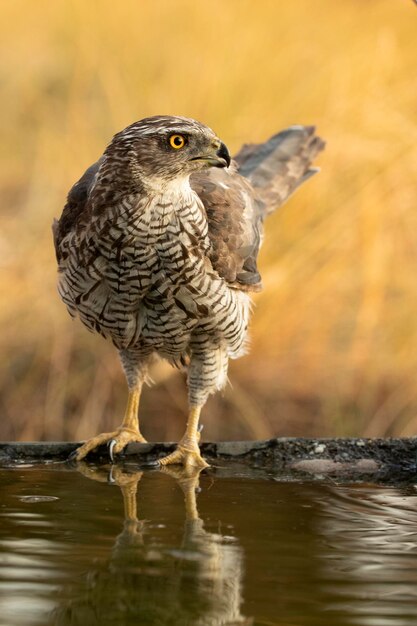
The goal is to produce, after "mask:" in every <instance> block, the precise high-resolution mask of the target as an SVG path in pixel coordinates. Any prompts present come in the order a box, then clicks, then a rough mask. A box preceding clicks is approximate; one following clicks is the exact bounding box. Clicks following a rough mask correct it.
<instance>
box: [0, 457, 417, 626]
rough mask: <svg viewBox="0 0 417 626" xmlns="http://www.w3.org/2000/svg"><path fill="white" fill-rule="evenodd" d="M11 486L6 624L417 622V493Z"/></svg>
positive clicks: (63, 474) (174, 484) (234, 483)
mask: <svg viewBox="0 0 417 626" xmlns="http://www.w3.org/2000/svg"><path fill="white" fill-rule="evenodd" d="M109 481H110V482H109ZM198 482H199V488H198V489H196V488H197V486H198ZM0 488H1V494H2V496H1V504H0V507H1V508H0V514H1V522H0V624H1V626H38V625H39V626H47V625H54V626H55V625H56V626H69V625H71V626H90V625H91V626H96V625H100V626H110V625H117V626H133V625H135V626H136V625H157V626H159V625H160V626H163V625H172V626H174V625H175V626H197V625H198V626H220V625H222V624H225V625H226V624H227V625H229V626H230V625H238V624H254V625H264V626H269V625H277V626H278V625H279V626H323V625H327V624H329V625H330V626H348V625H358V626H406V625H407V626H408V625H411V624H413V625H415V624H417V492H416V491H415V489H414V487H413V486H407V487H398V488H395V487H381V486H375V485H363V484H361V485H348V486H347V485H339V486H338V485H336V484H332V483H331V484H322V483H317V482H312V483H307V484H306V483H291V482H280V481H277V480H276V479H274V478H273V477H272V476H271V477H270V479H260V478H256V477H254V476H252V475H251V474H250V472H246V474H245V473H238V474H236V475H233V474H232V475H230V476H228V477H220V476H219V475H218V474H216V473H215V472H212V473H211V474H205V473H203V474H201V475H200V477H199V478H198V476H189V477H185V476H184V475H183V474H181V473H180V472H171V473H169V474H165V473H161V472H158V471H147V472H144V473H141V472H138V471H136V470H135V468H132V467H130V468H129V469H128V470H127V469H126V468H125V469H124V470H122V469H120V468H114V469H113V470H112V472H111V474H109V468H104V469H100V470H95V469H93V468H91V467H87V466H84V469H83V470H82V473H81V472H79V471H77V470H68V469H63V468H60V467H59V466H49V467H45V466H34V467H24V466H23V467H20V468H16V469H3V470H1V472H0Z"/></svg>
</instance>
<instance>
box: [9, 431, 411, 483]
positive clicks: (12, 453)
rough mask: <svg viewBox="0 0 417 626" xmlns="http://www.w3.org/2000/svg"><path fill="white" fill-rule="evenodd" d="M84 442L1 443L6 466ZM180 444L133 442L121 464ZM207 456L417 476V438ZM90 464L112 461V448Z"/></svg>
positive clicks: (262, 447)
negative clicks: (110, 456)
mask: <svg viewBox="0 0 417 626" xmlns="http://www.w3.org/2000/svg"><path fill="white" fill-rule="evenodd" d="M79 445H80V444H79V443H78V442H77V443H75V442H73V443H61V442H50V443H47V442H8V443H0V467H1V466H3V467H13V466H19V465H21V464H22V463H58V462H61V463H62V462H65V461H66V460H67V458H68V456H69V455H70V453H71V452H72V451H73V450H75V449H76V448H77V446H79ZM174 447H175V444H174V443H146V444H141V443H136V444H129V445H128V446H127V448H126V450H125V451H124V452H123V453H122V454H121V455H119V457H118V462H120V463H123V464H129V465H132V464H134V465H135V466H142V465H146V464H147V463H150V462H152V461H155V460H157V459H158V458H160V457H162V456H164V455H165V454H167V453H169V452H171V451H172V450H173V449H174ZM201 449H202V453H203V456H204V457H205V458H206V459H207V460H208V461H209V462H210V464H211V465H212V466H213V468H214V471H217V472H220V473H223V474H224V473H226V474H227V473H228V471H230V470H233V469H234V470H237V471H244V470H245V468H246V469H247V470H249V469H250V470H251V472H252V473H254V475H255V474H256V475H260V474H264V475H267V476H268V477H274V478H275V479H282V480H316V479H325V478H327V479H331V478H332V477H335V478H336V479H337V480H338V481H340V480H343V481H352V480H353V481H355V482H383V483H392V484H394V483H413V482H416V480H417V438H396V439H368V438H358V439H355V438H339V439H304V438H295V437H294V438H277V439H268V440H265V441H233V442H230V441H223V442H217V443H214V442H206V443H203V444H202V446H201ZM88 462H92V463H95V464H108V463H109V456H108V450H107V448H106V446H102V447H101V448H99V449H98V450H97V451H94V453H90V455H89V457H88Z"/></svg>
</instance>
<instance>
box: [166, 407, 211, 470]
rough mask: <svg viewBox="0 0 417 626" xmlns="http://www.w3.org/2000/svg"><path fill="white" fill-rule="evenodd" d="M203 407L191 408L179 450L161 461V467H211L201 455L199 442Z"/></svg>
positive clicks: (179, 443)
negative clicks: (177, 465) (175, 465)
mask: <svg viewBox="0 0 417 626" xmlns="http://www.w3.org/2000/svg"><path fill="white" fill-rule="evenodd" d="M200 412H201V406H194V407H190V412H189V414H188V421H187V428H186V430H185V434H184V436H183V437H182V439H181V440H180V441H179V442H178V446H177V449H176V450H174V452H172V453H171V454H169V455H168V456H166V457H164V458H163V459H160V461H159V464H160V465H173V464H180V465H184V466H185V467H187V468H189V467H200V468H203V467H209V464H208V463H206V461H205V460H204V459H203V457H202V456H201V454H200V448H199V447H198V442H199V441H200V432H199V430H198V420H199V418H200Z"/></svg>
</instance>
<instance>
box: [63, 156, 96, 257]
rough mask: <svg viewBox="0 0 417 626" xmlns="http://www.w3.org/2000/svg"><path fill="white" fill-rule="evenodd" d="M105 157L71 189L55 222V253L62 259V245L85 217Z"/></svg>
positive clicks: (90, 168)
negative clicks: (90, 195)
mask: <svg viewBox="0 0 417 626" xmlns="http://www.w3.org/2000/svg"><path fill="white" fill-rule="evenodd" d="M102 160H103V157H101V158H100V159H99V160H98V161H96V162H95V163H93V165H90V167H88V168H87V169H86V171H85V172H84V174H83V175H82V176H81V178H80V179H79V180H78V181H77V182H76V183H75V184H74V185H73V186H72V187H71V189H70V191H69V192H68V196H67V201H66V203H65V206H64V209H63V211H62V214H61V217H60V218H59V220H54V222H53V224H52V231H53V235H54V244H55V252H56V255H57V259H58V261H59V258H60V250H59V247H60V244H61V242H62V240H63V239H64V238H65V237H66V235H68V234H69V233H70V232H71V231H73V230H74V229H75V227H76V226H77V224H78V223H79V221H80V218H81V217H85V213H86V207H87V203H88V198H89V193H90V190H91V188H92V186H93V184H94V181H95V179H96V175H97V172H98V170H99V168H100V165H101V163H102Z"/></svg>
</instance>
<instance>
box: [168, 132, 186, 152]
mask: <svg viewBox="0 0 417 626" xmlns="http://www.w3.org/2000/svg"><path fill="white" fill-rule="evenodd" d="M169 145H170V146H171V148H174V150H179V149H180V148H183V147H184V146H185V137H183V135H171V137H170V138H169Z"/></svg>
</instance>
